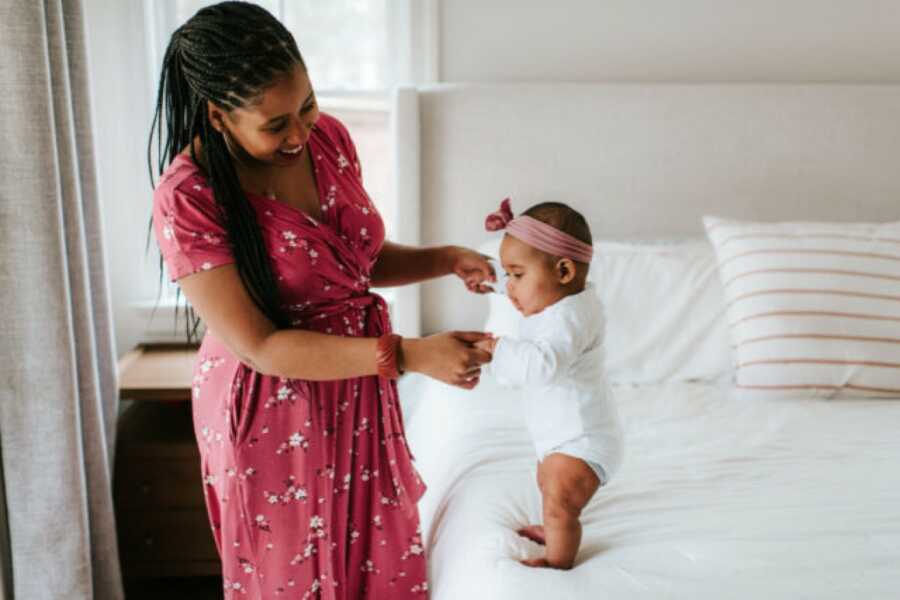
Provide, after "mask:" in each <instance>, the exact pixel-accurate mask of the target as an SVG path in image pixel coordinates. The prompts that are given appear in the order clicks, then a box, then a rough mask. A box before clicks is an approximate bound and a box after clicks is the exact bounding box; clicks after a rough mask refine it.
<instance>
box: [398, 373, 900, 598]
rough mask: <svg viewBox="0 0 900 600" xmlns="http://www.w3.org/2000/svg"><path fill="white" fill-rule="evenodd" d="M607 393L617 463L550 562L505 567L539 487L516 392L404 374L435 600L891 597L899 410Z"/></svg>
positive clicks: (670, 389) (899, 551) (693, 388)
mask: <svg viewBox="0 0 900 600" xmlns="http://www.w3.org/2000/svg"><path fill="white" fill-rule="evenodd" d="M616 396H617V401H618V403H619V409H620V411H621V415H622V418H623V422H624V425H625V430H626V441H625V444H626V458H625V462H624V464H623V466H622V469H621V471H620V473H619V474H618V476H617V477H616V478H615V479H614V480H613V481H612V482H611V484H610V485H609V486H607V487H605V488H603V489H601V490H600V491H599V492H598V493H597V495H596V496H595V497H594V499H593V501H592V502H591V504H590V505H589V507H588V508H587V509H586V511H585V513H584V515H583V523H584V541H583V543H582V547H581V551H580V554H579V558H578V562H577V564H576V567H575V568H574V569H573V570H572V571H569V572H562V571H553V570H547V569H531V568H527V567H524V566H522V565H520V564H519V563H518V562H517V559H519V558H522V557H526V556H536V555H538V554H539V552H540V547H538V546H537V545H535V544H533V543H531V542H529V541H526V540H524V539H522V538H520V537H518V536H517V535H516V534H515V532H514V531H515V529H516V528H517V527H518V526H521V525H524V524H526V523H529V522H538V521H537V520H538V518H539V515H540V496H539V494H538V492H537V486H536V484H535V483H534V455H533V451H532V449H531V446H530V443H529V440H528V436H527V432H526V430H525V427H524V421H523V418H522V416H521V413H520V411H519V410H518V409H517V407H518V405H519V403H518V399H517V397H516V393H515V391H514V390H509V389H502V388H499V387H498V386H497V385H496V384H494V383H493V382H492V381H490V380H489V379H485V380H484V381H482V383H481V385H480V386H479V387H478V389H476V390H475V391H473V392H466V391H463V390H458V389H455V388H450V387H447V386H444V385H442V384H439V383H437V382H434V381H431V380H427V379H424V378H422V377H417V376H407V377H405V378H404V379H403V380H402V381H401V398H402V399H403V403H404V408H405V412H406V423H407V433H408V436H409V441H410V445H411V447H412V450H413V453H414V454H415V455H416V459H417V463H416V464H417V467H418V468H419V471H420V472H421V474H422V475H423V477H424V479H425V481H426V483H427V484H428V485H429V490H428V492H427V493H426V495H425V497H424V498H423V499H422V502H421V503H420V510H421V515H422V521H423V530H424V533H425V539H426V541H427V546H428V553H429V561H430V562H429V564H430V576H431V589H432V598H433V600H448V599H453V600H456V599H470V598H472V599H474V598H478V599H487V600H491V599H496V600H507V599H509V600H513V599H515V600H529V599H532V598H534V599H541V600H546V599H568V598H572V599H583V598H584V599H586V598H591V599H595V598H655V599H658V598H692V599H696V598H717V599H718V598H754V599H756V598H767V599H768V598H791V599H796V598H816V599H821V598H842V599H853V600H860V599H864V598H865V599H868V598H898V597H900V402H898V401H873V400H854V401H823V400H804V399H801V400H797V399H791V400H788V399H768V400H759V399H753V400H748V399H742V398H738V397H734V396H732V394H731V393H730V390H729V388H725V387H714V386H707V385H700V384H669V385H664V386H653V387H644V388H634V389H622V388H619V389H618V390H617V394H616Z"/></svg>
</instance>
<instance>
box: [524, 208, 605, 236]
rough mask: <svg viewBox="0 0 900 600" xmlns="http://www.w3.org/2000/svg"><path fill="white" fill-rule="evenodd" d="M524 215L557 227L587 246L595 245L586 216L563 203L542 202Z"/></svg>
mask: <svg viewBox="0 0 900 600" xmlns="http://www.w3.org/2000/svg"><path fill="white" fill-rule="evenodd" d="M522 214H523V215H526V216H529V217H531V218H532V219H537V220H538V221H540V222H542V223H546V224H547V225H550V226H552V227H555V228H556V229H559V230H560V231H562V232H563V233H568V234H569V235H571V236H572V237H574V238H575V239H577V240H580V241H582V242H584V243H585V244H593V243H594V242H593V238H592V237H591V227H590V225H588V222H587V220H586V219H585V218H584V215H582V214H581V213H580V212H578V211H577V210H575V209H574V208H572V207H571V206H569V205H568V204H563V203H562V202H541V203H540V204H535V205H534V206H532V207H531V208H529V209H528V210H526V211H525V212H524V213H522Z"/></svg>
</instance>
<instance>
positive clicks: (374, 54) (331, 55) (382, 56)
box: [283, 0, 387, 93]
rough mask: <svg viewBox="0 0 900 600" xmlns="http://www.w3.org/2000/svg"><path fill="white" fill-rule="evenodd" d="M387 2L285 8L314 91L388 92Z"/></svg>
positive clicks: (338, 1)
mask: <svg viewBox="0 0 900 600" xmlns="http://www.w3.org/2000/svg"><path fill="white" fill-rule="evenodd" d="M386 2H387V0H328V1H327V2H323V1H322V0H316V1H306V2H298V1H296V0H294V1H287V2H284V15H283V22H284V24H285V26H286V27H287V28H288V29H290V31H291V33H293V34H294V38H295V39H296V40H297V46H299V47H300V52H301V53H302V54H303V59H304V60H305V61H306V63H307V67H308V68H309V73H310V78H311V79H312V82H313V85H314V86H315V88H316V89H317V90H319V92H320V93H321V92H322V91H323V90H328V91H337V90H355V91H360V90H368V91H374V90H384V89H386V88H387V82H386V81H385V79H386V77H385V65H386V62H387V58H386V57H387V41H386V36H385V32H386V31H387V7H386Z"/></svg>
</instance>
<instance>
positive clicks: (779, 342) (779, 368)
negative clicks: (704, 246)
mask: <svg viewBox="0 0 900 600" xmlns="http://www.w3.org/2000/svg"><path fill="white" fill-rule="evenodd" d="M703 222H704V225H705V226H706V233H707V235H708V236H709V239H710V241H711V242H712V245H713V247H714V248H715V251H716V257H717V260H718V263H719V276H720V277H721V279H722V284H723V286H724V288H725V301H726V314H727V317H728V326H729V333H730V336H731V342H732V348H733V350H734V354H733V356H734V360H735V375H736V383H737V386H738V387H739V388H744V389H750V390H767V391H778V392H782V393H784V392H797V393H800V394H804V395H821V396H877V397H900V222H895V223H881V224H874V223H751V222H738V221H729V220H726V219H719V218H715V217H705V218H704V219H703Z"/></svg>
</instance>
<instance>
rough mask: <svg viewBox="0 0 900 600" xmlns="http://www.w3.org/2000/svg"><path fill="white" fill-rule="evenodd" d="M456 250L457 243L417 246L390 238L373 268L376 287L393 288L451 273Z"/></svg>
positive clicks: (374, 285)
mask: <svg viewBox="0 0 900 600" xmlns="http://www.w3.org/2000/svg"><path fill="white" fill-rule="evenodd" d="M455 250H456V248H455V247H454V246H436V247H433V248H416V247H414V246H403V245H401V244H396V243H394V242H387V241H386V242H385V243H384V245H383V246H382V247H381V252H379V253H378V260H377V262H376V263H375V268H374V269H373V270H372V286H373V287H393V286H398V285H406V284H409V283H417V282H419V281H425V280H427V279H434V278H436V277H443V276H444V275H449V274H450V273H452V272H453V270H452V268H453V253H454V252H455Z"/></svg>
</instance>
